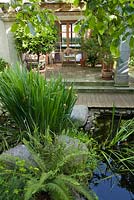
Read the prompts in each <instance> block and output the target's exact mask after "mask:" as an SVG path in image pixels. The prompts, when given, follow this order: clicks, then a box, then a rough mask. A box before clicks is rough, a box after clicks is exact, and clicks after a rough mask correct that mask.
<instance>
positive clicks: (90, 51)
mask: <svg viewBox="0 0 134 200" xmlns="http://www.w3.org/2000/svg"><path fill="white" fill-rule="evenodd" d="M99 48H100V45H99V43H98V39H97V36H96V35H94V34H93V32H92V34H90V36H89V37H88V38H85V39H82V40H81V49H82V50H83V52H84V54H85V58H86V62H87V64H90V65H91V67H95V66H96V64H97V62H99V60H100V56H99Z"/></svg>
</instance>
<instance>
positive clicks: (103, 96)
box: [76, 93, 134, 108]
mask: <svg viewBox="0 0 134 200" xmlns="http://www.w3.org/2000/svg"><path fill="white" fill-rule="evenodd" d="M76 104H83V105H87V106H88V107H91V108H92V107H94V108H100V107H106V108H111V107H113V106H115V107H117V108H134V94H131V93H78V100H77V102H76Z"/></svg>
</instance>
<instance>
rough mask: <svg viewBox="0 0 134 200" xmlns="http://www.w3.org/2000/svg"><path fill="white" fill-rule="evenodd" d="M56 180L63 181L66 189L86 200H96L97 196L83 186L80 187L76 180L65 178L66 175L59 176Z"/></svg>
mask: <svg viewBox="0 0 134 200" xmlns="http://www.w3.org/2000/svg"><path fill="white" fill-rule="evenodd" d="M58 178H59V179H60V180H63V181H64V182H65V183H66V184H67V186H68V187H70V188H72V189H74V190H75V191H76V192H78V193H79V194H82V195H83V196H84V197H86V198H87V199H88V200H97V199H98V198H97V196H95V195H93V192H92V191H91V190H89V189H88V188H86V187H85V186H83V185H81V184H80V183H79V182H78V181H77V180H76V179H74V178H72V177H69V176H66V175H59V176H58Z"/></svg>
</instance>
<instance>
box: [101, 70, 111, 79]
mask: <svg viewBox="0 0 134 200" xmlns="http://www.w3.org/2000/svg"><path fill="white" fill-rule="evenodd" d="M101 72H102V79H104V80H112V79H113V71H112V70H103V69H102V71H101Z"/></svg>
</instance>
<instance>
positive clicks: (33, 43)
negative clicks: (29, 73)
mask: <svg viewBox="0 0 134 200" xmlns="http://www.w3.org/2000/svg"><path fill="white" fill-rule="evenodd" d="M18 5H20V4H13V6H14V7H15V6H17V8H18ZM12 31H13V32H14V35H15V42H16V46H17V49H18V51H19V52H21V53H26V52H29V53H36V54H38V55H39V53H43V54H46V53H49V52H50V51H52V49H53V48H54V44H55V42H56V39H57V38H56V34H57V31H56V28H55V16H54V15H53V13H52V12H51V11H50V10H48V9H41V7H40V5H39V4H38V2H36V3H35V2H34V3H31V4H28V5H25V4H24V5H21V7H20V10H19V11H18V12H17V14H16V21H15V23H14V24H13V26H12Z"/></svg>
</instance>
